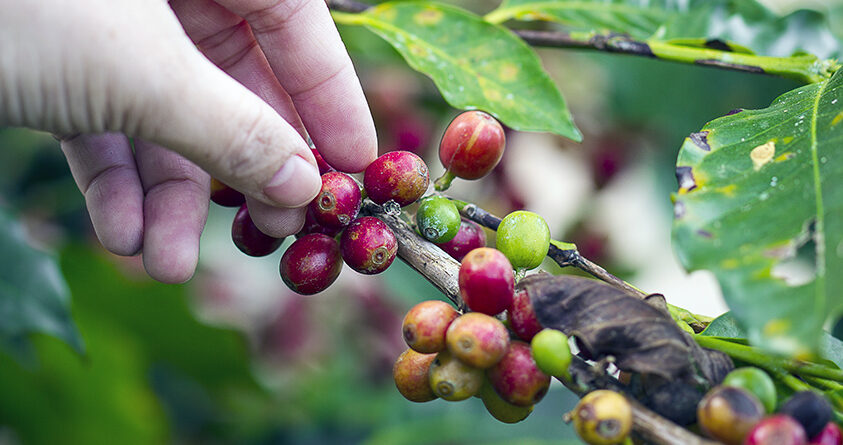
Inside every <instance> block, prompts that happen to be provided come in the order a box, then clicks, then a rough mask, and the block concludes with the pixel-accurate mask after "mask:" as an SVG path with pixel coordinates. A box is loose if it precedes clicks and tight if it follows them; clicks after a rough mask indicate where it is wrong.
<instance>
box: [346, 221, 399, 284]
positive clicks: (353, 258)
mask: <svg viewBox="0 0 843 445" xmlns="http://www.w3.org/2000/svg"><path fill="white" fill-rule="evenodd" d="M340 249H341V250H342V259H343V260H345V264H348V265H349V267H351V268H352V269H354V270H356V271H357V272H360V273H362V274H366V275H373V274H377V273H381V272H383V271H385V270H386V269H387V268H388V267H389V266H390V265H391V264H392V261H393V260H394V259H395V254H396V253H398V240H396V239H395V234H394V233H392V230H391V229H390V228H389V226H387V225H386V223H384V222H383V221H381V220H379V219H377V218H375V217H373V216H364V217H362V218H357V219H355V220H354V221H353V222H352V223H351V224H349V225H348V227H346V228H345V231H344V232H343V233H342V237H341V238H340Z"/></svg>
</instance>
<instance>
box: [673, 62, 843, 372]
mask: <svg viewBox="0 0 843 445" xmlns="http://www.w3.org/2000/svg"><path fill="white" fill-rule="evenodd" d="M841 123H843V71H838V72H837V73H836V74H835V75H834V76H833V77H832V78H831V79H829V80H826V81H822V82H819V83H816V84H812V85H808V86H805V87H802V88H799V89H796V90H793V91H790V92H788V93H786V94H784V95H782V96H781V97H779V98H778V99H776V100H775V101H774V102H773V104H772V105H771V106H770V107H769V108H765V109H761V110H744V111H740V112H737V113H736V114H731V115H729V116H725V117H722V118H719V119H716V120H714V121H712V122H710V123H708V124H707V125H706V126H705V127H704V128H703V130H702V131H700V132H699V133H694V134H692V135H691V136H690V137H688V138H687V139H686V140H685V143H684V144H683V145H682V148H681V149H680V152H679V158H678V160H677V163H676V165H677V167H676V173H677V179H678V181H679V192H678V194H677V195H675V196H674V199H675V216H676V218H675V221H674V228H673V239H674V244H675V247H676V250H677V252H678V254H679V257H680V260H681V261H682V263H683V264H684V265H685V267H686V268H687V269H689V270H697V269H707V270H711V271H712V272H714V274H715V276H716V277H717V279H718V281H719V283H720V286H721V287H722V289H723V294H724V296H725V298H726V302H727V303H728V305H729V307H730V308H731V310H732V314H733V315H734V317H735V318H736V319H737V320H738V322H739V323H740V325H741V326H744V327H745V328H746V329H747V335H748V338H749V340H750V341H751V342H752V343H753V344H757V345H760V346H761V347H763V348H765V349H768V350H771V351H774V352H779V353H785V354H790V355H801V354H809V353H811V352H814V351H816V350H817V349H818V347H819V340H820V338H821V335H822V333H823V330H822V328H823V325H824V323H825V322H826V320H827V319H829V318H831V319H836V317H837V316H838V315H839V314H840V312H841V310H843V298H840V295H841V294H843V274H841V273H840V272H841V271H843V218H841V215H843V157H841V156H840V155H839V148H840V146H841V143H843V124H841Z"/></svg>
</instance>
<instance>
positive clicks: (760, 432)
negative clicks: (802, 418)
mask: <svg viewBox="0 0 843 445" xmlns="http://www.w3.org/2000/svg"><path fill="white" fill-rule="evenodd" d="M743 443H744V444H746V445H806V444H807V443H808V437H807V436H806V435H805V429H804V428H802V425H800V424H799V422H797V421H796V420H795V419H793V418H792V417H790V416H787V415H784V414H776V415H774V416H770V417H766V418H764V419H762V420H761V421H760V422H758V423H756V424H755V426H754V427H753V428H752V429H751V430H750V431H749V434H747V436H746V440H744V441H743Z"/></svg>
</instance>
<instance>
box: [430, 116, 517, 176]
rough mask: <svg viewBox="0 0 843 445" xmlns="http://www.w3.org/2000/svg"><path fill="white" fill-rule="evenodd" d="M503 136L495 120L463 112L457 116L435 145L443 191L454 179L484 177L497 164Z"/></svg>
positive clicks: (501, 129)
mask: <svg viewBox="0 0 843 445" xmlns="http://www.w3.org/2000/svg"><path fill="white" fill-rule="evenodd" d="M505 145H506V136H505V135H504V132H503V127H501V124H500V123H498V121H497V120H495V118H493V117H492V116H490V115H489V114H487V113H484V112H482V111H466V112H465V113H462V114H460V115H459V116H457V117H456V118H455V119H454V120H453V121H452V122H451V124H450V125H448V129H447V130H445V134H444V135H443V136H442V141H441V142H440V143H439V160H440V161H442V165H443V166H444V167H445V170H446V174H445V176H444V177H443V181H444V182H443V183H440V181H437V184H436V186H437V189H440V190H441V189H443V188H447V187H448V185H449V184H450V182H451V179H453V177H454V176H456V177H458V178H463V179H479V178H482V177H483V176H486V175H487V174H488V173H489V172H490V171H492V169H493V168H495V166H496V165H498V162H500V160H501V156H503V150H504V146H505Z"/></svg>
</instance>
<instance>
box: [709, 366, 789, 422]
mask: <svg viewBox="0 0 843 445" xmlns="http://www.w3.org/2000/svg"><path fill="white" fill-rule="evenodd" d="M722 385H723V386H733V387H736V388H743V389H745V390H747V391H749V392H750V393H752V394H753V395H755V397H758V400H760V401H761V404H762V405H764V409H765V410H766V411H767V413H768V414H769V413H772V412H773V411H775V410H776V385H775V384H774V383H773V379H772V378H770V376H769V375H768V374H767V373H766V372H764V371H763V370H761V369H759V368H755V367H751V366H747V367H744V368H738V369H735V370H733V371H732V372H730V373H729V374H727V375H726V378H725V379H723V383H722Z"/></svg>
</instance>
